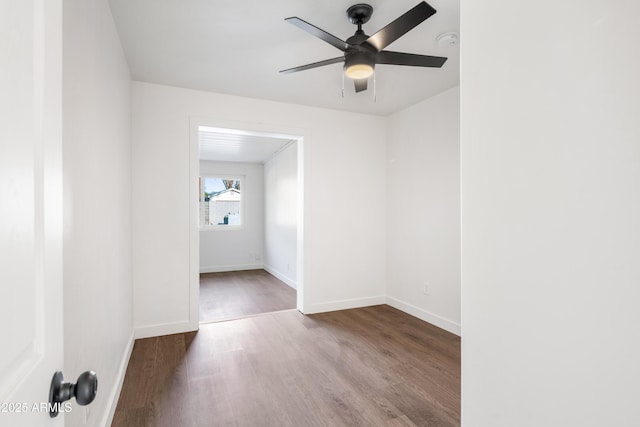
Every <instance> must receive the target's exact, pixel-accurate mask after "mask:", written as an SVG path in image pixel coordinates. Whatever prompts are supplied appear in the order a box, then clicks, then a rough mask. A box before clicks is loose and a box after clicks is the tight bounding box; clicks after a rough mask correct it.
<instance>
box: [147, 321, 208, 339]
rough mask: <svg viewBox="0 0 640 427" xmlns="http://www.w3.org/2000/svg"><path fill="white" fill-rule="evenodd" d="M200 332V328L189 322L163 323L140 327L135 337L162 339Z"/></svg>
mask: <svg viewBox="0 0 640 427" xmlns="http://www.w3.org/2000/svg"><path fill="white" fill-rule="evenodd" d="M196 330H198V327H197V326H196V327H195V328H194V326H193V325H192V324H191V323H190V322H189V321H185V322H175V323H162V324H159V325H149V326H139V327H137V328H136V329H135V337H136V339H139V338H149V337H160V336H162V335H171V334H180V333H182V332H191V331H196Z"/></svg>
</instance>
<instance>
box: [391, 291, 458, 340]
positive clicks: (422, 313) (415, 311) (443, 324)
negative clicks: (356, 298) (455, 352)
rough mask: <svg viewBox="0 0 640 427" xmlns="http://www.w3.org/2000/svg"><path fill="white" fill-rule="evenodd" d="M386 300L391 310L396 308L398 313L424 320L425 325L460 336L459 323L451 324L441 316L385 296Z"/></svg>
mask: <svg viewBox="0 0 640 427" xmlns="http://www.w3.org/2000/svg"><path fill="white" fill-rule="evenodd" d="M386 300H387V301H386V303H387V304H388V305H390V306H391V307H393V308H397V309H398V310H400V311H404V312H405V313H407V314H410V315H412V316H414V317H417V318H418V319H421V320H424V321H425V322H427V323H431V324H432V325H435V326H437V327H439V328H442V329H444V330H445V331H448V332H451V333H452V334H456V335H458V336H460V333H461V327H460V324H459V323H456V322H453V321H451V320H449V319H446V318H444V317H442V316H439V315H437V314H434V313H431V312H429V311H427V310H424V309H422V308H420V307H416V306H415V305H412V304H409V303H406V302H404V301H401V300H399V299H396V298H392V297H390V296H387V298H386Z"/></svg>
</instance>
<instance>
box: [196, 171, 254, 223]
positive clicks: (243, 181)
mask: <svg viewBox="0 0 640 427" xmlns="http://www.w3.org/2000/svg"><path fill="white" fill-rule="evenodd" d="M206 178H213V179H233V180H237V181H240V224H239V225H229V224H226V225H225V224H212V225H204V224H202V219H201V218H200V203H202V202H201V201H204V185H202V186H201V188H200V194H199V197H200V200H201V201H199V202H198V225H199V228H200V230H201V231H234V230H243V229H244V225H245V220H246V215H245V204H246V203H245V198H246V194H247V193H246V191H247V188H246V187H247V177H246V175H234V174H214V173H201V174H200V175H199V179H201V180H202V181H203V183H204V179H206Z"/></svg>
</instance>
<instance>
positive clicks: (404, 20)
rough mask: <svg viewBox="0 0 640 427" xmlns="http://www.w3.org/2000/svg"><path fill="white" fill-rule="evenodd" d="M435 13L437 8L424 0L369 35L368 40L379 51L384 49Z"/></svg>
mask: <svg viewBox="0 0 640 427" xmlns="http://www.w3.org/2000/svg"><path fill="white" fill-rule="evenodd" d="M434 13H436V10H435V9H434V8H432V7H431V6H429V5H428V4H427V2H424V1H423V2H421V3H420V4H418V5H417V6H416V7H414V8H413V9H411V10H410V11H408V12H407V13H405V14H404V15H402V16H400V17H399V18H398V19H396V20H395V21H393V22H392V23H390V24H389V25H387V26H386V27H384V28H383V29H381V30H380V31H378V32H377V33H375V34H374V35H372V36H371V37H369V38H368V39H367V42H369V43H370V44H371V45H373V46H374V47H375V48H376V49H378V51H381V50H382V49H384V48H385V47H387V46H389V45H390V44H391V43H393V42H394V41H396V40H398V39H399V38H400V37H402V36H403V35H405V34H406V33H408V32H409V30H411V29H412V28H414V27H415V26H416V25H418V24H420V23H421V22H423V21H424V20H426V19H427V18H429V17H430V16H431V15H433V14H434Z"/></svg>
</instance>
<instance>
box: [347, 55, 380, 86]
mask: <svg viewBox="0 0 640 427" xmlns="http://www.w3.org/2000/svg"><path fill="white" fill-rule="evenodd" d="M375 64H376V61H375V54H374V53H373V52H367V51H364V52H362V51H361V52H354V53H351V54H350V55H347V57H346V58H345V61H344V74H345V75H346V76H347V77H349V78H350V79H354V80H360V79H366V78H368V77H369V76H371V75H372V74H373V69H374V67H375Z"/></svg>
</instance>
